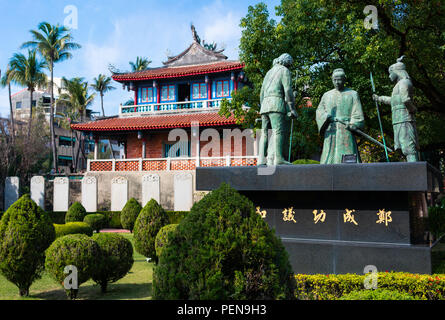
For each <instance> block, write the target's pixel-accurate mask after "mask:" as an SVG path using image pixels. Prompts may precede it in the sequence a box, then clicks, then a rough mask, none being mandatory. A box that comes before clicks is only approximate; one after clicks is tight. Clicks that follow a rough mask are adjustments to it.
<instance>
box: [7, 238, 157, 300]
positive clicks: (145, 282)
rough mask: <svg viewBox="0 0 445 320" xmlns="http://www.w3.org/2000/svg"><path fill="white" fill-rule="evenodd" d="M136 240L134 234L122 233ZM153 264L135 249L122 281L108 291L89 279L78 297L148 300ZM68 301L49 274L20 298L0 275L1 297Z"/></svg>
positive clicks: (81, 298)
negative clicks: (25, 295) (28, 293)
mask: <svg viewBox="0 0 445 320" xmlns="http://www.w3.org/2000/svg"><path fill="white" fill-rule="evenodd" d="M123 236H124V237H126V238H128V239H129V240H130V241H132V242H133V235H132V234H123ZM152 277H153V263H147V262H146V260H145V257H143V256H142V255H140V254H138V253H137V252H136V251H134V264H133V267H132V269H131V270H130V272H129V273H128V274H127V275H126V276H125V277H124V278H122V279H120V280H119V281H117V282H115V283H112V284H109V286H108V290H107V293H106V294H102V293H101V291H100V286H98V285H96V284H95V283H94V281H92V280H89V281H88V282H86V283H83V284H82V285H80V287H79V294H78V299H79V300H144V299H145V300H146V299H151V292H152V291H151V289H152V288H151V286H152ZM18 299H24V300H66V299H67V297H66V294H65V291H64V290H63V288H62V286H61V285H59V284H57V283H56V282H55V281H54V280H53V279H52V278H51V276H50V275H49V274H47V273H46V272H44V273H43V275H42V278H41V279H39V280H37V281H35V282H34V283H33V285H32V286H31V288H30V296H29V297H27V298H21V297H20V296H19V291H18V288H17V287H16V286H15V285H13V284H12V283H11V282H9V281H7V280H6V279H5V278H4V277H3V276H2V275H0V300H18Z"/></svg>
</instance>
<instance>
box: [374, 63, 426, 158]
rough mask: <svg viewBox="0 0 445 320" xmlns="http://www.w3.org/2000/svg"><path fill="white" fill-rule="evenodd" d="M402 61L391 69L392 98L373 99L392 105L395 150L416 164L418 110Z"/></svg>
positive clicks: (377, 97) (379, 97) (417, 156)
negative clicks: (398, 150)
mask: <svg viewBox="0 0 445 320" xmlns="http://www.w3.org/2000/svg"><path fill="white" fill-rule="evenodd" d="M402 59H403V56H402V57H400V58H399V59H397V63H395V64H393V65H392V66H390V67H389V78H390V79H391V81H392V82H396V85H395V86H394V89H393V90H392V95H391V97H387V96H378V95H376V94H374V95H373V96H372V98H373V99H374V100H375V101H377V102H378V103H383V104H388V105H391V110H392V125H393V129H394V149H395V150H397V149H401V150H402V153H403V155H404V156H405V157H406V160H407V161H408V162H416V161H419V153H418V151H419V142H418V138H417V129H416V119H415V113H416V111H417V108H416V106H415V105H414V103H413V84H412V82H411V79H410V77H409V75H408V72H407V71H406V67H405V64H404V63H402Z"/></svg>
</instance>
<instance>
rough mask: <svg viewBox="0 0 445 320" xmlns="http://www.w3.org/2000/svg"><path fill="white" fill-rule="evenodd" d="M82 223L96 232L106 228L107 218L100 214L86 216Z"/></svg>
mask: <svg viewBox="0 0 445 320" xmlns="http://www.w3.org/2000/svg"><path fill="white" fill-rule="evenodd" d="M83 222H85V223H87V224H88V225H89V226H90V227H91V228H92V229H93V230H94V231H96V232H99V231H100V230H101V229H103V228H106V226H107V224H108V221H107V218H105V216H104V215H103V214H100V213H96V214H87V215H86V216H85V218H83Z"/></svg>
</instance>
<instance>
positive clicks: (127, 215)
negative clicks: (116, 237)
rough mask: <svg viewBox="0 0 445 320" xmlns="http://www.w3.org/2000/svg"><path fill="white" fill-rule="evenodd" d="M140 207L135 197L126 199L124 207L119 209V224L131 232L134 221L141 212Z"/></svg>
mask: <svg viewBox="0 0 445 320" xmlns="http://www.w3.org/2000/svg"><path fill="white" fill-rule="evenodd" d="M141 210H142V207H141V205H140V204H139V202H138V201H137V200H136V199H135V198H131V199H130V200H128V201H127V203H126V204H125V206H124V208H123V209H122V211H121V225H122V227H123V228H124V229H128V230H130V232H133V229H134V223H135V222H136V219H137V217H138V215H139V212H141Z"/></svg>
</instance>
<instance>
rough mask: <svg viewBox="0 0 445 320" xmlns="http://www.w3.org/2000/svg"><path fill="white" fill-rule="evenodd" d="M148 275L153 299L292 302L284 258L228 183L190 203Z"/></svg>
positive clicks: (291, 281)
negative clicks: (150, 274) (188, 211)
mask: <svg viewBox="0 0 445 320" xmlns="http://www.w3.org/2000/svg"><path fill="white" fill-rule="evenodd" d="M168 239H169V244H168V246H166V247H164V248H163V251H162V255H161V256H160V257H159V263H158V265H157V267H156V268H155V269H154V272H153V298H154V299H160V300H162V299H168V300H170V299H175V300H176V299H178V300H182V299H184V300H189V299H191V300H202V299H205V300H207V299H208V300H226V299H233V300H242V299H249V300H267V299H294V298H295V297H294V287H295V279H294V277H293V272H292V268H291V265H290V263H289V258H288V254H287V252H286V250H285V248H284V246H283V244H282V243H281V240H280V239H279V238H277V237H276V236H275V233H274V231H273V230H271V229H270V228H269V226H268V225H267V224H266V222H265V221H264V220H263V219H261V217H260V215H258V214H257V213H256V212H255V208H254V205H253V203H252V202H251V201H250V200H248V199H247V198H246V197H244V196H242V195H240V194H239V193H238V192H237V191H236V190H234V189H233V188H231V187H230V186H229V185H227V184H222V185H221V186H220V187H219V188H218V189H216V190H214V191H212V192H211V193H209V194H207V195H206V196H205V197H204V198H203V199H202V200H200V201H199V202H197V203H195V204H194V205H193V207H192V209H191V211H190V213H189V214H188V215H187V216H186V217H185V218H184V219H183V220H182V221H181V223H180V224H179V225H178V227H177V229H176V231H175V232H173V233H171V234H170V237H169V238H168Z"/></svg>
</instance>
